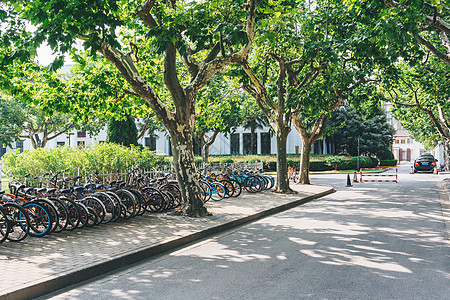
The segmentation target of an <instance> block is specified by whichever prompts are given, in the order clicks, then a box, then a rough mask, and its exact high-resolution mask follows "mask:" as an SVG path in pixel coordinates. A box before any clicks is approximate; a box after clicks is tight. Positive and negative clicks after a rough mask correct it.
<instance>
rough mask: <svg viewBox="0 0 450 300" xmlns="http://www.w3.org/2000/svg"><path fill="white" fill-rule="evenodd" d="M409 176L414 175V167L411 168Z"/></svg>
mask: <svg viewBox="0 0 450 300" xmlns="http://www.w3.org/2000/svg"><path fill="white" fill-rule="evenodd" d="M409 174H414V167H413V166H411V171H410V172H409Z"/></svg>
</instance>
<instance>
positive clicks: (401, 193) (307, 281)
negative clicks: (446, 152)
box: [45, 166, 450, 300]
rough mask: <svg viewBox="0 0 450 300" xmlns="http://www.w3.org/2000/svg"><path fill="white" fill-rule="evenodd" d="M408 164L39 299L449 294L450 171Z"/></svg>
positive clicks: (323, 179)
mask: <svg viewBox="0 0 450 300" xmlns="http://www.w3.org/2000/svg"><path fill="white" fill-rule="evenodd" d="M409 168H410V166H403V167H401V168H400V170H399V183H398V184H396V183H364V184H361V183H358V184H354V185H353V187H345V185H346V175H313V176H312V177H311V179H312V183H316V184H327V185H333V186H335V188H336V190H337V192H336V193H334V194H331V195H329V196H326V197H324V198H321V199H318V200H316V201H312V202H309V203H307V204H305V205H302V206H299V207H297V208H295V209H291V210H289V211H287V212H283V213H280V214H277V215H273V216H271V217H267V218H265V219H263V220H260V221H258V222H254V223H251V224H249V225H247V226H243V227H240V228H238V229H235V230H233V231H228V232H224V233H223V234H221V235H218V236H216V237H214V238H209V239H207V240H204V241H202V242H200V243H196V244H193V245H191V246H189V247H186V248H183V249H180V250H178V251H175V252H172V253H171V254H168V255H164V256H161V257H159V258H157V259H153V260H149V261H146V262H144V263H141V264H139V265H135V266H132V267H130V268H127V269H125V270H122V271H121V272H118V273H114V274H107V275H105V276H104V277H102V278H99V279H98V280H96V281H94V282H91V283H89V284H85V285H81V286H77V287H74V288H72V289H71V290H68V291H63V292H62V293H59V294H52V295H49V296H47V297H45V299H48V298H50V299H108V300H110V299H450V244H449V240H448V237H447V234H446V231H445V223H444V220H443V215H442V209H441V205H440V201H439V196H438V192H437V188H436V185H437V183H438V182H439V181H441V180H442V179H443V178H445V177H446V175H433V174H408V173H409V170H410V169H409ZM352 179H353V178H352Z"/></svg>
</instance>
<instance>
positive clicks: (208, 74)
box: [3, 0, 256, 216]
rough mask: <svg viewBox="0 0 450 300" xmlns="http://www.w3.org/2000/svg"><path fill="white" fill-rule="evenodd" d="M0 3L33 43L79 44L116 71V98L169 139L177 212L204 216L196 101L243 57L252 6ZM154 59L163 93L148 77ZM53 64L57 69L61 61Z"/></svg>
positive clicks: (59, 0)
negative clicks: (147, 111) (133, 100)
mask: <svg viewBox="0 0 450 300" xmlns="http://www.w3.org/2000/svg"><path fill="white" fill-rule="evenodd" d="M3 2H4V3H6V5H8V6H9V7H10V6H11V4H14V10H12V9H11V10H8V11H7V14H9V15H14V14H16V15H17V17H19V18H21V19H25V20H30V21H31V22H32V24H33V25H35V26H36V28H37V29H36V32H35V34H34V40H35V41H38V42H42V41H43V40H46V41H47V42H48V44H49V45H50V47H52V49H53V50H54V51H55V52H58V53H66V52H68V51H69V50H70V49H71V48H72V46H73V44H74V42H75V41H76V38H78V39H80V40H82V41H83V43H84V47H85V49H88V50H89V51H90V55H91V56H93V57H95V56H96V55H99V54H101V55H102V56H103V57H104V58H105V59H106V60H107V61H109V62H110V63H111V64H112V65H113V66H114V67H115V68H116V69H117V70H118V71H119V72H120V74H121V76H122V77H123V79H124V80H125V82H126V83H127V84H126V85H124V86H119V88H121V92H120V93H118V94H119V95H134V96H136V97H139V98H142V99H143V100H144V101H145V102H146V103H147V104H148V105H149V106H150V107H151V109H152V110H153V112H154V113H155V114H156V116H157V117H158V119H159V120H160V121H161V122H162V123H163V124H164V126H165V127H166V128H167V130H168V131H169V133H170V136H171V139H172V153H173V157H174V159H173V164H174V167H175V171H176V174H177V179H178V182H179V184H180V187H181V192H182V197H183V204H182V207H181V210H182V213H183V214H186V215H189V216H205V215H206V214H207V211H206V208H205V206H204V205H203V202H202V197H201V187H200V186H199V184H198V175H197V172H196V170H195V164H194V156H193V142H192V139H193V131H194V124H195V104H196V96H197V94H198V92H199V91H200V90H201V89H202V88H203V87H204V86H205V85H206V83H207V82H208V81H209V80H210V79H211V78H212V77H213V76H214V75H215V74H216V73H217V72H218V71H219V70H221V69H222V68H224V67H226V66H228V65H230V64H232V63H237V62H239V61H242V60H243V59H244V58H245V57H246V56H247V55H248V53H249V51H250V47H251V44H252V40H253V35H254V32H253V31H254V23H255V17H256V0H249V2H248V3H247V4H245V5H242V6H241V4H242V3H241V2H240V1H221V0H217V1H211V2H195V1H194V2H189V3H184V2H177V1H165V2H159V1H153V0H149V1H145V2H144V3H142V4H138V3H136V2H134V1H119V0H117V1H114V0H111V1H106V2H104V1H101V2H93V3H90V5H86V3H84V2H80V1H77V0H69V1H67V0H55V1H51V2H33V1H31V2H30V1H25V0H17V1H13V3H12V2H11V1H3ZM160 55H163V57H162V60H163V63H162V66H163V73H162V77H163V82H164V86H165V88H166V89H163V88H162V85H161V83H158V82H155V81H154V80H155V78H157V77H154V75H155V74H154V73H152V72H151V70H152V68H151V66H152V65H154V64H155V61H154V60H153V59H156V60H157V59H161V56H160ZM55 63H56V65H58V63H59V64H60V65H61V64H62V56H61V57H60V58H59V59H57V60H56V61H55ZM54 65H55V64H53V66H54ZM162 90H164V92H162ZM164 96H165V97H167V98H165V97H164ZM119 98H120V96H119ZM165 100H170V101H167V102H166V103H164V102H165Z"/></svg>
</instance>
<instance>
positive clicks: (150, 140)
mask: <svg viewBox="0 0 450 300" xmlns="http://www.w3.org/2000/svg"><path fill="white" fill-rule="evenodd" d="M144 146H145V147H147V148H148V149H149V150H151V151H155V150H156V135H152V136H149V137H145V138H144Z"/></svg>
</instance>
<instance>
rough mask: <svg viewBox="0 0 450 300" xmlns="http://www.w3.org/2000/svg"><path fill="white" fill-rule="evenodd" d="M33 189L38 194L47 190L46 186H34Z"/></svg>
mask: <svg viewBox="0 0 450 300" xmlns="http://www.w3.org/2000/svg"><path fill="white" fill-rule="evenodd" d="M34 191H35V192H36V193H38V194H40V193H45V192H46V191H47V188H45V187H43V188H35V189H34Z"/></svg>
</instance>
